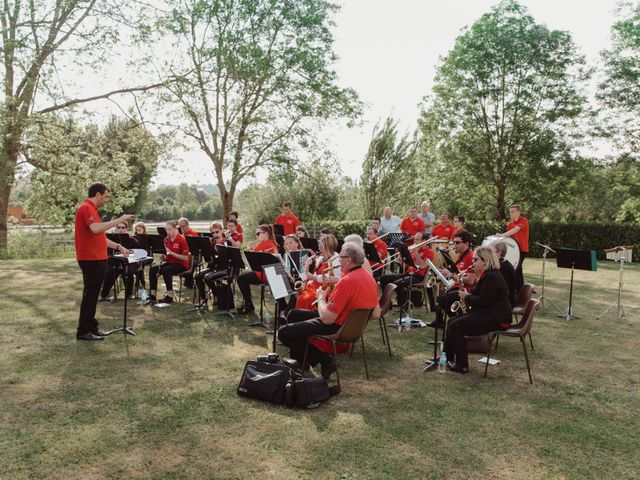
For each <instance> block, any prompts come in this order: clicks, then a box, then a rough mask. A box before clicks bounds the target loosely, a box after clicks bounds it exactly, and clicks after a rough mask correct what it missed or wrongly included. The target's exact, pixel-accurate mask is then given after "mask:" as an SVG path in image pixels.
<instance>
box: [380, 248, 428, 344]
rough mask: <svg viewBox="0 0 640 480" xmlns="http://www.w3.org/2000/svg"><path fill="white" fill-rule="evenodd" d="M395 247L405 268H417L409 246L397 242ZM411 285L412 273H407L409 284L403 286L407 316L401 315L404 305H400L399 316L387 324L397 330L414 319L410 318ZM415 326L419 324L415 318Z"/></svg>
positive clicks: (400, 330) (410, 324)
mask: <svg viewBox="0 0 640 480" xmlns="http://www.w3.org/2000/svg"><path fill="white" fill-rule="evenodd" d="M397 249H398V253H399V254H400V257H401V258H402V261H403V263H404V266H405V269H406V267H407V266H409V267H413V268H415V269H416V270H417V268H418V267H417V265H416V264H415V262H414V261H413V257H411V252H410V251H409V247H408V246H407V245H405V244H404V243H399V244H397ZM412 286H413V275H409V285H407V286H406V287H405V288H406V289H407V303H408V304H409V307H408V309H407V316H405V317H403V316H402V314H403V313H404V305H400V316H399V317H398V320H397V321H396V322H394V323H390V324H388V325H387V326H388V327H398V332H402V328H403V327H404V326H405V325H407V326H408V328H411V327H412V322H413V321H414V319H413V318H411V287H412ZM416 326H417V327H418V326H421V324H420V323H419V321H418V320H416Z"/></svg>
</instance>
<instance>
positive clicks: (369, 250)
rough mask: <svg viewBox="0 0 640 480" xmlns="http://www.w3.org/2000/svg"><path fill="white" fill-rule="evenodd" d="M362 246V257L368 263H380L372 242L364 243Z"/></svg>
mask: <svg viewBox="0 0 640 480" xmlns="http://www.w3.org/2000/svg"><path fill="white" fill-rule="evenodd" d="M362 246H363V247H364V256H365V257H366V258H367V260H369V263H382V260H381V259H380V255H378V251H377V250H376V247H374V246H373V242H364V243H363V244H362Z"/></svg>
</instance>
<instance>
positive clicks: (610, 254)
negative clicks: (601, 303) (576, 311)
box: [596, 245, 633, 325]
mask: <svg viewBox="0 0 640 480" xmlns="http://www.w3.org/2000/svg"><path fill="white" fill-rule="evenodd" d="M604 252H605V254H606V256H607V260H613V261H614V262H620V270H619V271H620V278H619V280H618V301H617V302H614V303H612V304H611V305H609V306H608V307H607V308H605V310H604V311H603V312H602V313H601V314H600V315H598V316H597V317H596V319H598V320H600V318H601V317H603V316H604V315H605V314H606V313H607V312H608V311H609V310H611V309H612V308H613V307H617V310H618V316H617V318H618V319H619V320H626V321H627V323H628V324H629V325H631V321H630V320H629V318H628V317H627V312H626V311H625V309H624V303H623V302H622V288H623V286H624V264H625V262H628V263H631V261H632V259H633V245H627V246H618V247H613V248H607V249H605V251H604Z"/></svg>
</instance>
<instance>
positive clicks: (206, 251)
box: [194, 237, 214, 262]
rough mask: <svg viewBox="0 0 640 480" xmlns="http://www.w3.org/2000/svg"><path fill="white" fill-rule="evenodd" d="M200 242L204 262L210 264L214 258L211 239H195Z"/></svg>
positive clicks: (199, 246) (199, 249) (199, 248)
mask: <svg viewBox="0 0 640 480" xmlns="http://www.w3.org/2000/svg"><path fill="white" fill-rule="evenodd" d="M194 238H197V240H198V251H199V252H200V255H201V256H202V258H203V259H204V260H206V261H207V262H210V261H211V259H212V258H213V256H214V251H213V245H212V244H211V237H194Z"/></svg>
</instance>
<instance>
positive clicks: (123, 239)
mask: <svg viewBox="0 0 640 480" xmlns="http://www.w3.org/2000/svg"><path fill="white" fill-rule="evenodd" d="M107 238H108V239H109V240H111V241H112V242H116V243H119V244H120V245H122V246H125V245H127V244H128V243H129V234H128V233H107ZM107 253H108V254H109V255H108V256H109V258H111V259H113V257H114V256H115V255H116V253H117V250H114V249H112V248H109V249H108V250H107ZM118 263H120V262H118ZM113 266H114V265H113V264H111V265H110V267H112V268H113ZM125 275H126V270H125ZM125 278H126V277H125ZM125 290H126V289H125ZM125 296H126V292H125ZM113 301H114V302H117V301H118V278H116V281H115V282H113Z"/></svg>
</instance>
